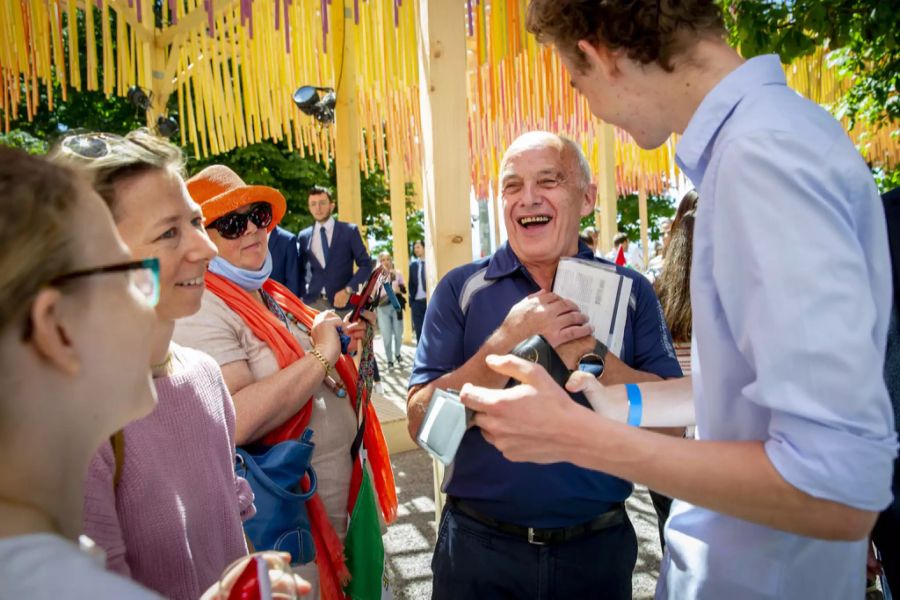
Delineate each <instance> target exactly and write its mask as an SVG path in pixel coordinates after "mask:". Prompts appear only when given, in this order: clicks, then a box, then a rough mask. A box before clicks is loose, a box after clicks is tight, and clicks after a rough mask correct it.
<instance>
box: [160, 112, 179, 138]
mask: <svg viewBox="0 0 900 600" xmlns="http://www.w3.org/2000/svg"><path fill="white" fill-rule="evenodd" d="M156 129H157V130H158V131H159V135H161V136H163V137H167V138H169V139H171V138H173V137H175V135H176V134H177V133H178V121H176V120H175V119H174V118H173V117H164V116H162V115H160V116H159V118H158V119H157V120H156Z"/></svg>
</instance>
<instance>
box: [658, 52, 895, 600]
mask: <svg viewBox="0 0 900 600" xmlns="http://www.w3.org/2000/svg"><path fill="white" fill-rule="evenodd" d="M676 158H677V160H678V163H679V165H680V166H681V168H682V169H683V170H684V172H685V173H686V174H687V175H688V177H690V178H691V180H692V181H693V182H694V184H695V185H696V187H697V190H698V191H699V193H700V203H699V209H698V213H697V220H696V224H695V228H694V256H693V267H692V273H691V303H692V306H693V314H694V340H693V342H694V343H693V355H692V369H693V375H694V380H693V381H694V395H695V402H696V414H697V437H698V438H700V439H709V440H761V441H763V442H764V447H765V452H766V454H767V456H768V458H769V460H770V461H771V462H772V465H773V466H774V468H775V469H776V470H777V471H778V473H779V474H780V475H781V476H782V477H783V478H784V479H785V480H786V481H787V482H789V483H790V484H791V485H793V486H795V487H797V488H798V489H800V490H802V491H804V492H806V493H808V494H810V495H812V496H814V497H817V498H823V499H826V500H832V501H834V502H838V503H842V504H845V505H849V506H852V507H856V508H859V509H864V510H870V511H878V510H881V509H883V508H885V507H886V506H887V505H888V504H889V503H890V501H891V490H890V484H891V471H892V466H893V461H894V457H895V456H896V452H897V443H896V434H895V432H894V424H893V412H892V410H891V405H890V402H889V399H888V394H887V391H886V389H885V385H884V381H883V379H882V369H883V368H884V351H885V340H886V332H887V326H888V315H889V311H890V308H891V276H890V272H891V268H890V266H891V265H890V261H889V257H888V244H887V233H886V227H885V218H884V211H883V209H882V206H881V202H880V200H879V198H878V193H877V190H876V188H875V185H874V183H873V180H872V175H871V173H870V172H869V169H868V167H867V166H866V164H865V162H864V161H863V159H862V158H861V157H860V155H859V153H858V152H857V150H856V148H855V147H854V146H853V144H852V142H851V141H850V139H849V138H848V137H847V134H846V133H845V132H844V130H843V129H842V127H841V125H840V124H839V123H838V122H837V121H835V119H834V118H833V117H832V116H831V115H829V114H828V113H827V112H826V111H825V110H824V109H822V108H821V107H819V106H817V105H815V104H814V103H812V102H810V101H809V100H807V99H805V98H803V97H801V96H799V95H798V94H796V93H795V92H793V91H792V90H791V89H789V88H788V87H787V84H786V82H785V77H784V71H783V70H782V66H781V62H780V61H779V59H778V57H777V56H761V57H757V58H754V59H751V60H749V61H747V62H746V63H745V64H743V65H742V66H741V67H740V68H738V69H737V70H735V71H734V72H732V73H731V74H729V75H728V76H727V77H725V79H723V80H722V81H721V82H720V83H719V84H718V85H717V86H716V87H715V88H713V90H712V91H711V92H710V93H709V94H708V95H707V96H706V98H705V99H704V100H703V102H702V103H701V105H700V107H699V108H698V110H697V112H696V113H695V114H694V116H693V117H692V119H691V121H690V123H689V125H688V127H687V129H686V130H685V132H684V135H683V137H682V139H681V141H680V142H679V144H678V152H677V155H676ZM788 242H790V244H791V248H792V250H791V251H790V252H789V253H788V252H785V247H786V244H787V243H788ZM711 459H712V458H711ZM665 535H666V556H665V558H664V560H663V565H662V567H661V571H660V578H659V586H658V588H657V594H656V597H657V598H669V599H676V598H677V599H679V600H681V599H696V598H703V599H716V600H719V599H723V598H727V599H729V600H749V599H753V600H759V599H764V598H765V599H769V598H771V599H775V598H816V599H817V600H828V599H833V600H845V599H849V598H862V597H863V595H864V588H865V561H866V546H867V541H866V540H860V541H856V542H833V541H823V540H818V539H812V538H808V537H803V536H799V535H795V534H792V533H787V532H784V531H778V530H775V529H771V528H768V527H764V526H762V525H756V524H753V523H749V522H747V521H743V520H741V519H737V518H734V517H730V516H726V515H724V514H721V513H717V512H713V511H711V510H707V509H704V508H700V507H696V506H693V505H690V504H688V503H686V502H681V501H677V500H676V501H675V503H674V505H673V507H672V512H671V516H670V517H669V521H668V523H667V525H666V533H665Z"/></svg>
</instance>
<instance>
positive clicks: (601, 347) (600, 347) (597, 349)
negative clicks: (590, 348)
mask: <svg viewBox="0 0 900 600" xmlns="http://www.w3.org/2000/svg"><path fill="white" fill-rule="evenodd" d="M607 352H609V348H607V347H606V344H604V343H603V342H601V341H600V340H597V343H596V344H594V354H596V355H597V356H599V357H600V358H602V359H603V360H606V353H607Z"/></svg>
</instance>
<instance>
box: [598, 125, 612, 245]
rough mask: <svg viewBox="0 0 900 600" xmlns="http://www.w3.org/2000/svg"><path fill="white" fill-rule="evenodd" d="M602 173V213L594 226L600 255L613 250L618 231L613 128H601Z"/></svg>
mask: <svg viewBox="0 0 900 600" xmlns="http://www.w3.org/2000/svg"><path fill="white" fill-rule="evenodd" d="M600 130H601V132H602V133H601V135H602V138H601V141H600V171H599V173H598V174H597V175H598V177H597V195H598V196H599V200H598V202H597V204H598V206H599V208H600V212H595V213H594V226H595V227H596V228H597V233H598V234H599V237H598V240H597V244H598V249H599V251H600V254H606V253H607V252H609V251H610V250H612V241H613V238H614V237H615V236H616V230H617V229H618V224H617V222H616V221H617V219H618V213H617V210H616V136H615V132H614V130H613V126H612V125H610V124H609V123H604V124H603V125H602V126H601V127H600Z"/></svg>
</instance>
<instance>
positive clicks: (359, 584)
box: [344, 468, 384, 600]
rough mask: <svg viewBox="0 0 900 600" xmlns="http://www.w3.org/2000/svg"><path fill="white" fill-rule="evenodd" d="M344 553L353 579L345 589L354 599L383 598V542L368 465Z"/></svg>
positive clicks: (351, 516) (371, 599)
mask: <svg viewBox="0 0 900 600" xmlns="http://www.w3.org/2000/svg"><path fill="white" fill-rule="evenodd" d="M344 554H345V555H346V558H347V568H348V569H349V571H350V583H349V584H348V585H347V587H346V588H345V589H344V591H345V592H346V594H347V595H348V596H350V597H351V598H353V600H380V599H381V581H382V575H383V573H384V544H383V542H382V540H381V523H380V522H379V520H378V504H377V501H376V498H375V491H374V489H373V488H372V481H371V479H370V478H369V472H368V470H367V469H365V468H364V469H363V477H362V483H361V484H360V487H359V494H358V495H357V497H356V505H354V507H353V512H352V513H351V514H350V525H349V527H348V528H347V538H346V540H345V542H344Z"/></svg>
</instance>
